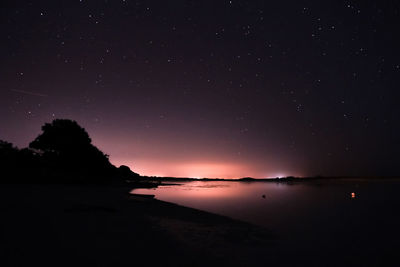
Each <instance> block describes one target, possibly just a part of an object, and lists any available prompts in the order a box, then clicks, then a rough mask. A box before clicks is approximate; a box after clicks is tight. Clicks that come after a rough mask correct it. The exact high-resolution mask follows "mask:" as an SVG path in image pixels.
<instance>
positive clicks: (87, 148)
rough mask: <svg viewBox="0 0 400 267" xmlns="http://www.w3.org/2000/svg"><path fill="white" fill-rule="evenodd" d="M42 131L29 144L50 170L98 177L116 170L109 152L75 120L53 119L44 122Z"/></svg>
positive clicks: (85, 176) (86, 176)
mask: <svg viewBox="0 0 400 267" xmlns="http://www.w3.org/2000/svg"><path fill="white" fill-rule="evenodd" d="M42 131H43V132H42V133H41V134H40V135H39V136H38V137H37V138H36V139H35V140H34V141H32V142H31V143H30V144H29V147H30V148H33V149H36V150H38V151H39V152H40V153H41V154H42V155H43V157H44V159H45V160H46V162H47V164H48V165H49V166H48V167H47V168H50V169H52V171H53V173H62V174H68V173H69V174H71V173H73V174H74V175H73V176H70V178H69V179H78V178H77V177H80V176H82V177H84V178H85V179H91V178H95V179H99V178H101V177H102V178H104V177H106V176H107V177H109V176H111V175H112V174H114V173H116V172H115V170H116V167H115V166H113V165H112V164H111V163H110V161H109V159H108V156H107V155H105V154H104V153H103V152H101V151H100V150H99V149H98V148H97V147H95V146H94V145H93V144H92V140H91V139H90V137H89V134H88V133H87V132H86V130H85V129H84V128H82V127H81V126H79V125H78V123H77V122H76V121H72V120H67V119H56V120H54V121H53V122H51V123H46V124H45V125H43V126H42Z"/></svg>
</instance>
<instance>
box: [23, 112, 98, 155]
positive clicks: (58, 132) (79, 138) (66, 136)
mask: <svg viewBox="0 0 400 267" xmlns="http://www.w3.org/2000/svg"><path fill="white" fill-rule="evenodd" d="M42 131H43V133H42V134H40V135H39V136H38V137H36V139H35V140H34V141H32V142H31V143H30V144H29V147H30V148H34V149H38V150H40V151H43V152H56V153H67V152H69V151H76V150H77V149H82V148H88V147H90V146H91V143H92V140H91V139H90V138H89V134H88V133H87V132H86V130H85V129H84V128H82V127H81V126H79V125H78V123H77V122H76V121H72V120H65V119H56V120H53V122H52V123H45V124H44V125H43V126H42Z"/></svg>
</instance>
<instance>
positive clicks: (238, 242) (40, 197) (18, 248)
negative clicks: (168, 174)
mask: <svg viewBox="0 0 400 267" xmlns="http://www.w3.org/2000/svg"><path fill="white" fill-rule="evenodd" d="M131 189H132V188H131V187H129V186H109V187H107V186H104V185H103V186H92V187H90V186H86V185H85V186H80V185H21V184H18V185H2V187H1V188H0V201H1V203H2V204H0V210H1V212H2V215H3V216H2V217H3V218H4V219H3V220H2V221H1V222H0V226H1V229H3V230H2V231H1V233H0V234H1V237H2V238H1V241H0V252H1V254H0V255H1V256H2V259H3V260H2V261H3V263H2V266H9V265H12V266H25V265H28V264H32V263H34V264H41V265H52V264H54V263H55V262H57V259H60V258H62V259H65V262H61V263H57V265H61V266H70V265H71V264H75V265H76V264H77V262H78V265H90V266H93V265H95V266H110V265H113V266H124V265H127V264H128V263H130V262H131V261H133V262H137V261H140V262H147V265H157V264H159V263H160V262H162V264H163V265H166V266H173V265H174V266H182V265H191V266H201V265H204V264H206V263H210V262H215V263H218V262H219V263H220V264H227V263H229V264H230V265H233V266H237V265H247V264H253V263H255V262H254V260H255V259H259V258H260V257H264V256H262V255H263V254H265V251H266V248H268V247H271V244H272V243H274V242H275V240H276V237H275V236H274V235H273V234H272V233H270V232H269V231H268V230H266V229H264V228H262V227H259V226H256V225H252V224H250V223H246V222H241V221H238V220H234V219H231V218H228V217H225V216H220V215H217V214H212V213H209V212H205V211H201V210H196V209H192V208H188V207H184V206H180V205H177V204H173V203H169V202H165V201H161V200H157V199H152V198H148V197H140V196H137V195H136V196H133V197H132V196H130V195H129V192H130V190H131ZM199 254H202V255H203V256H201V257H199ZM160 260H161V261H160Z"/></svg>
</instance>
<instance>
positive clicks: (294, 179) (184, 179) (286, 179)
mask: <svg viewBox="0 0 400 267" xmlns="http://www.w3.org/2000/svg"><path fill="white" fill-rule="evenodd" d="M141 177H142V178H144V181H156V182H157V181H159V182H163V181H167V182H168V181H172V182H192V181H203V182H213V181H224V182H278V183H281V182H311V181H332V180H336V181H338V180H396V179H399V180H400V176H379V177H378V176H336V177H335V176H326V177H325V176H320V177H293V176H289V177H282V178H278V177H276V178H252V177H243V178H237V179H227V178H190V177H157V176H141Z"/></svg>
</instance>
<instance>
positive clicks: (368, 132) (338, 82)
mask: <svg viewBox="0 0 400 267" xmlns="http://www.w3.org/2000/svg"><path fill="white" fill-rule="evenodd" d="M0 6H1V9H0V29H1V34H0V39H1V45H0V46H1V49H0V139H3V140H7V141H9V142H12V143H14V144H15V145H17V146H18V147H26V146H27V145H28V144H29V142H30V141H32V140H33V139H34V138H35V137H36V136H37V135H38V134H39V133H40V131H41V130H40V127H41V126H42V125H43V124H44V123H45V122H50V121H51V120H53V119H54V118H69V119H73V120H76V121H77V122H78V123H79V124H80V125H81V126H82V127H84V128H85V129H86V130H87V131H88V132H89V135H90V136H91V138H92V140H93V143H94V145H96V146H98V147H99V148H100V149H101V150H102V151H104V152H105V153H107V154H109V155H110V160H111V162H112V163H114V164H116V165H120V164H125V165H128V166H130V167H131V168H132V169H133V170H134V171H136V172H138V173H140V174H142V175H161V176H181V177H187V176H190V177H244V176H252V177H271V176H273V177H276V176H287V175H295V176H314V175H326V176H328V175H368V176H371V175H397V174H399V171H398V168H399V166H400V156H399V155H400V142H399V141H398V138H399V136H400V126H399V119H398V117H399V115H400V105H399V100H400V93H399V90H400V87H399V84H400V50H399V49H400V37H399V35H400V27H399V26H400V19H399V18H400V17H399V16H400V14H399V12H400V4H399V2H397V1H375V2H372V1H239V0H236V1H235V0H232V1H130V0H126V1H117V0H114V1H112V0H109V1H100V0H96V1H95V0H93V1H86V0H81V1H80V0H68V1H54V0H53V1H1V3H0Z"/></svg>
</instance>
